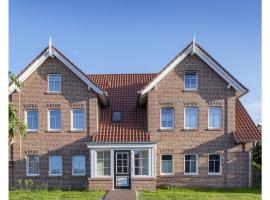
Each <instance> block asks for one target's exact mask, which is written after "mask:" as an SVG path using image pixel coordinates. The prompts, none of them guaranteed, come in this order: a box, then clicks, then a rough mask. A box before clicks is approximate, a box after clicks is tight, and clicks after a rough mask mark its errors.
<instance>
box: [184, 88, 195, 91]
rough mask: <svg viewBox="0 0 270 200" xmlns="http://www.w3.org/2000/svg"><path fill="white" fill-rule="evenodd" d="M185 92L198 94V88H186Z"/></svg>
mask: <svg viewBox="0 0 270 200" xmlns="http://www.w3.org/2000/svg"><path fill="white" fill-rule="evenodd" d="M184 91H185V92H197V91H198V88H192V89H189V88H184Z"/></svg>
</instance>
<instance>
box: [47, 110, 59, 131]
mask: <svg viewBox="0 0 270 200" xmlns="http://www.w3.org/2000/svg"><path fill="white" fill-rule="evenodd" d="M50 111H60V129H51V120H50V116H51V115H50ZM47 115H48V116H47V118H48V119H47V120H48V130H49V131H61V129H62V110H60V109H50V110H48V112H47Z"/></svg>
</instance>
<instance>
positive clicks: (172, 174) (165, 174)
mask: <svg viewBox="0 0 270 200" xmlns="http://www.w3.org/2000/svg"><path fill="white" fill-rule="evenodd" d="M160 176H174V173H161V174H160Z"/></svg>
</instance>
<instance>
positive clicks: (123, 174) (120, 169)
mask: <svg viewBox="0 0 270 200" xmlns="http://www.w3.org/2000/svg"><path fill="white" fill-rule="evenodd" d="M130 171H131V170H130V151H128V150H121V151H120V150H119V151H114V188H115V189H130V183H131V180H130V178H131V176H130Z"/></svg>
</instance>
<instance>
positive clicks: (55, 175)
mask: <svg viewBox="0 0 270 200" xmlns="http://www.w3.org/2000/svg"><path fill="white" fill-rule="evenodd" d="M49 176H50V177H57V176H63V174H49Z"/></svg>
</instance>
